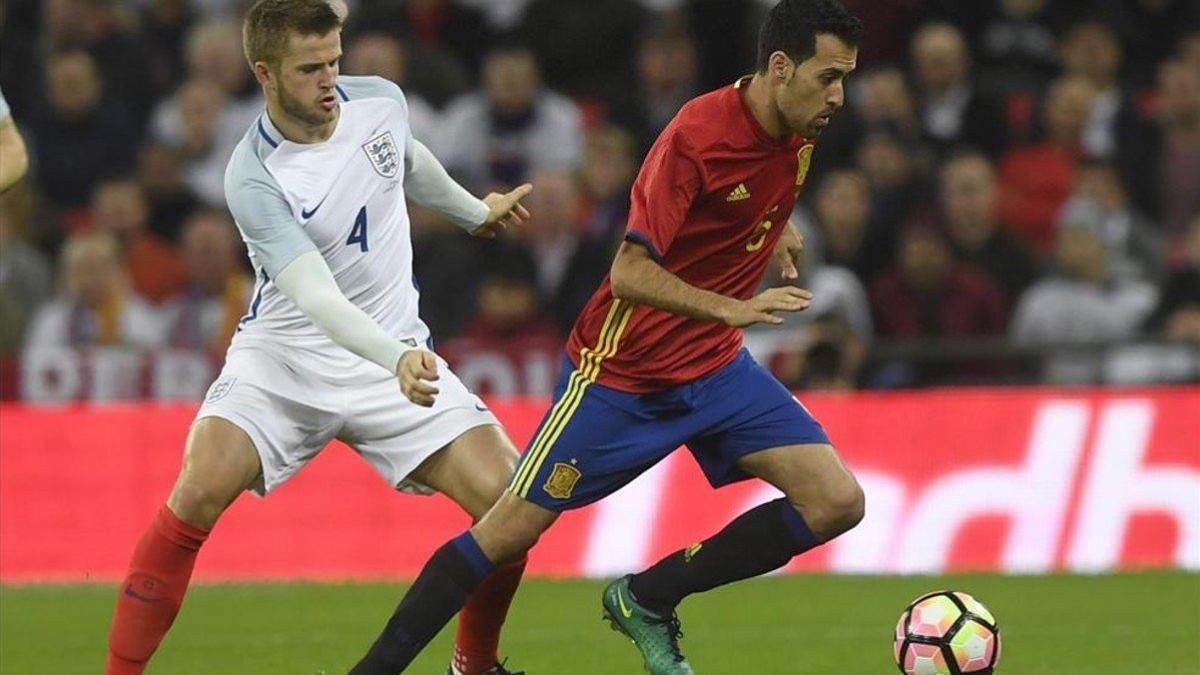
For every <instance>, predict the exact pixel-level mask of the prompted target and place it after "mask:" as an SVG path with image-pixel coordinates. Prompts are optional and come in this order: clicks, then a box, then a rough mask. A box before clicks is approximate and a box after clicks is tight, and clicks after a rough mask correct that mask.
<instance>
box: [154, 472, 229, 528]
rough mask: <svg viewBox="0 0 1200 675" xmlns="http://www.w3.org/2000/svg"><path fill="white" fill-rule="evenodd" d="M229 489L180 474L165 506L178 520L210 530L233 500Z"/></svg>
mask: <svg viewBox="0 0 1200 675" xmlns="http://www.w3.org/2000/svg"><path fill="white" fill-rule="evenodd" d="M228 495H229V490H227V489H221V488H218V487H216V486H215V485H211V484H205V483H204V482H203V481H198V480H189V479H188V477H187V476H186V475H185V476H180V479H179V482H177V483H176V484H175V489H173V490H172V491H171V496H170V497H169V498H168V499H167V508H169V509H171V513H174V514H175V516H176V517H177V518H179V519H180V520H182V521H184V522H186V523H189V524H191V525H194V526H196V527H199V528H201V529H205V530H211V529H212V527H213V526H214V525H216V523H217V519H219V518H220V517H221V514H222V513H224V512H225V509H226V508H227V507H228V506H229V504H230V503H231V502H232V501H233V500H232V499H231V498H230V497H229V496H228Z"/></svg>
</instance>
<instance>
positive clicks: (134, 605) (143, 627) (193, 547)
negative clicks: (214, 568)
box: [104, 505, 208, 675]
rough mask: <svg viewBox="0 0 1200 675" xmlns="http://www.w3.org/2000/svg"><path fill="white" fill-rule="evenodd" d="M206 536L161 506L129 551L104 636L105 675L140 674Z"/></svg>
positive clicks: (164, 630) (168, 622) (169, 619)
mask: <svg viewBox="0 0 1200 675" xmlns="http://www.w3.org/2000/svg"><path fill="white" fill-rule="evenodd" d="M206 537H208V532H206V531H204V530H201V529H200V528H197V527H194V526H192V525H189V524H187V523H185V522H183V521H182V520H180V519H179V518H177V517H176V516H175V514H174V513H171V510H170V509H168V508H167V507H166V506H165V505H164V506H163V507H162V509H160V510H159V512H158V515H157V516H155V518H154V522H153V523H151V524H150V527H149V528H148V529H147V530H146V533H145V534H143V535H142V538H141V540H140V541H139V542H138V544H137V548H135V549H133V560H131V561H130V562H129V575H128V576H126V577H125V581H124V582H122V584H121V590H120V592H119V594H118V595H117V607H116V610H115V611H114V612H113V623H112V630H111V631H110V632H109V634H108V667H107V668H105V671H104V672H105V674H106V675H141V672H142V671H143V670H145V669H146V663H147V662H148V661H149V660H150V657H151V656H152V655H153V654H154V650H156V649H158V643H160V642H162V639H163V636H164V635H166V634H167V630H168V629H169V628H170V627H171V623H172V622H173V621H175V615H176V614H177V613H178V612H179V606H180V604H182V603H183V594H184V593H186V592H187V586H188V580H189V579H191V577H192V567H193V566H194V565H195V564H196V553H197V552H198V551H199V550H200V545H201V544H203V543H204V539H205V538H206Z"/></svg>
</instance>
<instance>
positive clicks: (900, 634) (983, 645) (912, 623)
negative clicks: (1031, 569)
mask: <svg viewBox="0 0 1200 675" xmlns="http://www.w3.org/2000/svg"><path fill="white" fill-rule="evenodd" d="M892 648H893V652H894V655H895V657H896V665H897V666H899V667H900V672H902V673H904V674H905V675H965V674H967V673H983V674H986V673H993V672H995V669H996V663H997V662H999V661H1000V628H999V627H998V626H997V625H996V620H995V619H994V618H992V613H991V612H989V611H988V609H987V607H984V606H983V603H981V602H979V601H978V600H976V599H975V598H973V597H971V596H969V595H967V594H966V593H960V592H959V591H937V592H936V593H927V594H925V595H922V596H921V597H919V598H917V599H916V600H914V601H913V602H912V604H911V605H909V606H908V607H907V608H906V609H905V610H904V613H903V614H901V615H900V621H899V622H898V623H897V624H896V635H895V642H894V644H893V647H892Z"/></svg>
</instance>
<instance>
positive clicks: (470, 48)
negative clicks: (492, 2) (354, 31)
mask: <svg viewBox="0 0 1200 675" xmlns="http://www.w3.org/2000/svg"><path fill="white" fill-rule="evenodd" d="M361 12H362V21H363V25H368V26H372V27H374V28H375V29H378V30H385V31H387V33H389V34H393V35H404V36H407V37H408V38H409V39H411V40H412V41H413V42H414V43H416V44H419V45H421V46H423V47H425V48H427V49H434V50H445V51H446V52H448V53H451V54H453V55H454V56H455V57H456V58H457V59H459V60H460V61H462V62H463V63H464V64H466V66H467V68H468V69H469V70H470V71H471V72H478V71H479V65H480V56H481V55H482V54H486V53H487V51H488V49H489V48H490V47H491V43H492V38H493V33H492V30H491V28H490V27H489V25H488V22H487V19H486V18H484V15H483V13H482V12H481V11H480V10H479V9H477V8H475V7H471V6H468V5H466V4H464V3H461V2H457V1H455V0H404V2H378V3H362V7H361Z"/></svg>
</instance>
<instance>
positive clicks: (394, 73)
mask: <svg viewBox="0 0 1200 675" xmlns="http://www.w3.org/2000/svg"><path fill="white" fill-rule="evenodd" d="M342 72H343V73H345V74H347V75H378V76H379V77H382V78H384V79H387V80H391V81H392V82H395V83H396V84H398V85H400V86H401V87H404V86H406V84H407V82H408V80H407V77H408V55H407V54H406V52H405V50H404V45H403V43H401V42H400V40H399V39H398V38H396V37H393V36H392V35H389V34H387V33H380V32H370V33H361V34H359V35H358V36H357V37H355V38H354V39H353V40H352V41H351V42H350V45H349V48H348V49H347V50H346V58H345V60H344V63H343V66H342ZM404 99H405V101H406V102H407V103H408V125H409V127H410V128H411V129H412V132H413V136H414V137H415V138H416V139H417V140H418V141H421V142H422V143H424V144H425V145H427V146H429V147H437V140H436V138H435V134H436V133H437V116H438V113H437V111H436V110H434V109H433V106H431V105H429V102H428V101H426V100H425V99H424V98H423V97H422V96H421V95H420V94H418V93H417V92H415V91H411V90H407V89H406V90H405V92H404Z"/></svg>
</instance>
